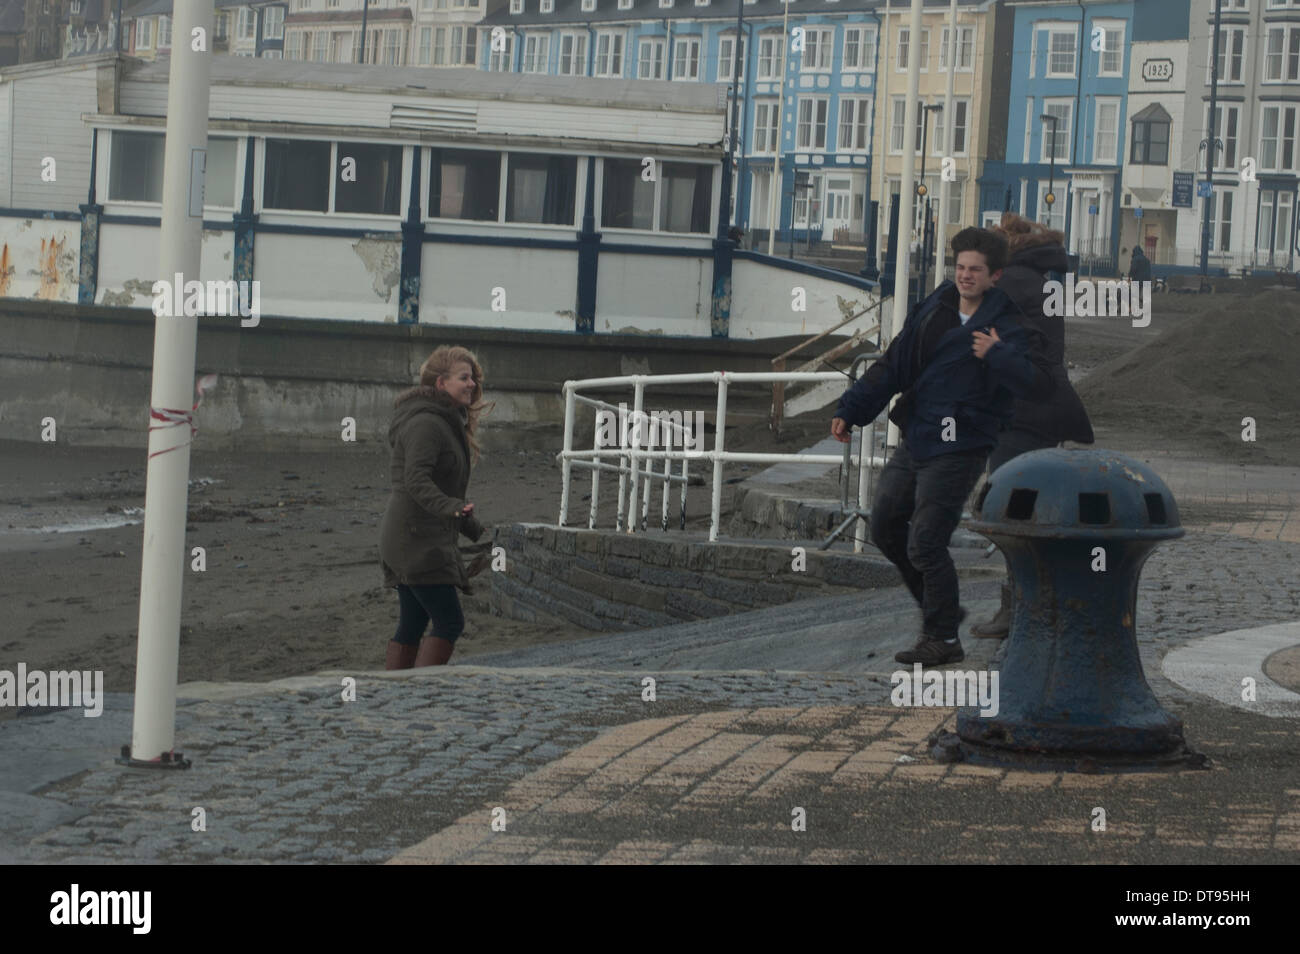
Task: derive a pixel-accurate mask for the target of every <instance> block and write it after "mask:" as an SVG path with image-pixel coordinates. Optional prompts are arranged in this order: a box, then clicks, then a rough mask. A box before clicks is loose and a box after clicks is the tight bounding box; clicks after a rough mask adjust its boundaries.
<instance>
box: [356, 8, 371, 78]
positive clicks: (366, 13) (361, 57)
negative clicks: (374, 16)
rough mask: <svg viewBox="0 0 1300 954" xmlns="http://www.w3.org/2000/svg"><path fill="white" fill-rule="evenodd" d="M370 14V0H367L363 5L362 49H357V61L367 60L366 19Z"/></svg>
mask: <svg viewBox="0 0 1300 954" xmlns="http://www.w3.org/2000/svg"><path fill="white" fill-rule="evenodd" d="M369 15H370V0H365V3H364V5H363V6H362V7H361V49H359V50H357V62H358V63H364V62H365V61H366V19H367V17H369Z"/></svg>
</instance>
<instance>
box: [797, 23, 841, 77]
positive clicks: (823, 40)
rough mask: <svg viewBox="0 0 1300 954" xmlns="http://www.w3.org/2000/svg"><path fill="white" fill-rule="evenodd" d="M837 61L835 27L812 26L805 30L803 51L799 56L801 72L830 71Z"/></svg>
mask: <svg viewBox="0 0 1300 954" xmlns="http://www.w3.org/2000/svg"><path fill="white" fill-rule="evenodd" d="M834 62H835V28H834V27H833V26H810V27H805V28H804V31H803V53H802V54H801V55H800V57H799V72H800V73H829V72H830V71H831V66H832V64H834Z"/></svg>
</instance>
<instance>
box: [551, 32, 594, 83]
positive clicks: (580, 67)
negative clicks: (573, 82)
mask: <svg viewBox="0 0 1300 954" xmlns="http://www.w3.org/2000/svg"><path fill="white" fill-rule="evenodd" d="M566 40H568V41H570V46H571V49H570V51H569V52H568V53H565V52H564V45H565V41H566ZM555 47H556V50H555V52H556V59H555V75H556V76H586V75H587V31H585V30H581V31H580V30H561V31H560V32H559V33H557V34H556V36H555ZM566 58H567V59H568V60H569V64H568V67H569V68H568V69H565V59H566Z"/></svg>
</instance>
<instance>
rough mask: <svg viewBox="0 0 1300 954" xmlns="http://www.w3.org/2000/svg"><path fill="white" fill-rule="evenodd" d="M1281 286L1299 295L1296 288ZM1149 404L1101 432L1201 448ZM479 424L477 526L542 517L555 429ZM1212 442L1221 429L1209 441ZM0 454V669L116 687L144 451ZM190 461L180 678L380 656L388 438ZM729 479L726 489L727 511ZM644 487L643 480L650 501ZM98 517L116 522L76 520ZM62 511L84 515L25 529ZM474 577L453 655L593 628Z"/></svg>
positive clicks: (761, 441) (605, 498)
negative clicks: (529, 616)
mask: <svg viewBox="0 0 1300 954" xmlns="http://www.w3.org/2000/svg"><path fill="white" fill-rule="evenodd" d="M1293 297H1294V298H1295V299H1296V301H1297V304H1300V296H1293ZM1241 301H1242V299H1240V298H1234V297H1233V296H1229V295H1216V296H1157V309H1158V310H1157V311H1156V314H1155V319H1154V320H1153V321H1152V323H1151V325H1150V327H1148V328H1133V327H1131V325H1130V323H1129V322H1128V321H1126V320H1124V321H1121V320H1118V319H1080V320H1076V321H1074V322H1073V323H1069V324H1067V329H1068V339H1067V340H1068V346H1067V347H1068V350H1067V357H1068V358H1069V359H1070V361H1071V362H1072V363H1073V364H1074V365H1075V368H1074V369H1073V372H1072V376H1075V377H1077V376H1080V375H1082V374H1084V373H1085V372H1087V371H1089V370H1091V369H1093V368H1097V367H1099V366H1102V365H1104V363H1105V362H1107V361H1110V360H1112V359H1114V358H1117V357H1120V356H1122V355H1124V354H1126V353H1128V352H1130V351H1133V350H1136V349H1137V348H1138V347H1140V346H1141V345H1142V344H1144V343H1145V342H1147V341H1150V340H1152V339H1154V338H1155V337H1156V336H1158V335H1160V334H1162V333H1163V332H1164V331H1166V330H1168V329H1170V328H1174V327H1178V326H1179V325H1180V324H1181V323H1183V322H1185V321H1187V320H1188V316H1189V315H1192V314H1195V313H1197V312H1199V311H1201V310H1202V309H1204V308H1207V307H1216V308H1224V307H1225V306H1226V307H1232V305H1233V304H1234V303H1240V302H1241ZM1194 357H1195V356H1192V357H1189V359H1188V360H1192V358H1194ZM1206 359H1207V360H1212V357H1211V356H1207V358H1206ZM848 363H849V362H848V360H842V361H840V362H837V365H843V366H847V364H848ZM561 370H562V369H561ZM1242 373H1249V369H1244V370H1243V372H1242ZM556 378H557V380H559V379H562V378H563V374H562V373H560V374H557V375H556ZM1228 386H1230V385H1228ZM557 389H558V384H557ZM832 410H833V408H829V407H828V408H827V409H826V410H825V411H822V412H816V413H813V414H808V415H804V416H803V417H802V418H795V419H791V420H789V421H787V422H786V428H785V432H784V434H783V436H782V440H781V441H780V443H779V444H776V443H774V442H773V441H772V439H771V436H770V434H769V433H768V432H767V430H766V427H765V425H764V424H763V422H761V421H757V420H750V421H749V422H746V423H741V424H739V425H738V426H737V427H735V428H734V429H732V428H729V429H728V436H727V446H728V448H729V449H734V450H740V449H754V450H768V451H772V450H781V451H797V450H800V449H802V448H804V447H807V446H810V445H811V444H813V443H815V442H816V441H818V440H820V439H821V438H822V437H823V436H825V435H826V433H827V429H828V424H829V419H830V416H831V411H832ZM1193 410H1194V409H1193ZM1147 413H1148V412H1144V414H1143V415H1142V416H1137V417H1126V416H1125V414H1124V413H1123V411H1122V409H1117V408H1113V407H1111V406H1109V405H1108V406H1107V408H1106V411H1105V414H1103V415H1100V416H1097V420H1096V422H1095V423H1096V425H1097V431H1098V437H1099V441H1100V442H1103V443H1113V444H1114V445H1115V446H1133V442H1134V441H1135V440H1137V439H1138V438H1135V437H1134V435H1137V434H1141V435H1143V436H1142V437H1141V438H1140V439H1141V441H1142V442H1143V446H1150V447H1152V448H1155V447H1156V446H1167V447H1168V448H1170V449H1178V448H1183V449H1185V450H1189V451H1191V452H1197V451H1198V448H1199V447H1200V445H1198V444H1197V443H1196V442H1194V441H1193V442H1188V441H1187V440H1185V439H1183V438H1181V437H1180V436H1179V435H1178V434H1171V433H1168V432H1165V433H1163V434H1162V433H1161V432H1160V429H1159V428H1158V427H1156V428H1152V427H1151V420H1150V418H1149V417H1148V416H1147ZM1183 413H1189V411H1188V409H1186V408H1184V409H1183ZM484 427H485V429H490V428H493V427H496V428H498V431H499V433H498V434H497V435H495V439H494V440H492V441H486V438H485V442H487V443H488V446H489V452H488V453H486V454H485V455H484V457H483V458H482V460H481V461H480V464H479V466H478V467H477V468H476V469H475V471H474V474H473V477H472V479H471V484H470V488H471V489H470V499H471V500H473V501H474V502H475V504H476V506H477V509H478V513H479V515H480V517H481V518H482V519H483V520H484V522H485V523H486V524H488V525H489V526H490V525H492V524H505V523H511V522H515V521H538V522H547V523H553V522H554V521H555V519H556V516H557V514H558V510H559V498H560V476H559V466H558V464H557V462H556V461H555V459H554V453H555V451H556V450H557V449H558V448H559V446H560V442H561V435H560V432H559V431H558V429H537V428H534V429H529V430H528V431H526V432H525V431H521V432H520V433H519V435H518V436H517V437H516V435H513V434H510V428H509V425H494V424H493V423H492V422H491V419H490V418H489V419H488V420H487V421H485V424H484ZM1147 432H1151V434H1150V436H1147ZM710 446H711V445H710ZM1226 452H1228V451H1224V450H1223V446H1222V444H1221V443H1220V445H1219V446H1218V447H1217V448H1216V449H1214V450H1212V451H1209V453H1214V454H1222V453H1226ZM1248 452H1249V449H1247V450H1246V451H1243V453H1248ZM1284 456H1285V455H1284ZM0 460H3V462H4V465H3V468H2V469H0V607H3V621H0V668H3V669H11V670H12V669H14V668H15V667H16V665H17V663H18V662H20V661H21V662H25V663H26V664H27V666H28V669H29V670H31V669H92V670H103V672H104V679H105V688H106V689H108V690H109V691H130V690H131V689H133V687H134V678H135V676H134V673H135V653H136V629H137V620H138V612H139V609H138V594H139V583H140V557H141V545H142V527H141V525H140V524H138V523H135V524H132V523H126V522H127V521H139V520H142V517H143V514H142V512H137V511H138V510H139V509H140V508H143V506H144V480H145V468H144V465H145V452H144V451H143V450H134V449H105V448H91V447H71V446H67V445H66V444H55V445H47V444H32V443H18V442H12V441H10V442H0ZM749 470H752V468H749V469H747V468H743V467H741V466H738V465H736V466H731V467H729V468H728V469H727V475H728V476H729V477H731V478H739V477H743V476H744V475H745V473H747V472H748V471H749ZM696 472H698V465H697V470H696ZM190 477H191V485H190V499H189V523H188V529H187V533H186V547H187V552H188V550H189V548H192V547H195V546H202V547H204V548H205V549H206V557H207V569H206V571H204V572H201V573H200V572H194V571H192V570H189V569H188V568H187V570H186V573H185V583H184V597H183V604H182V619H181V627H182V628H181V647H180V680H181V681H182V682H185V681H191V680H249V681H263V680H270V679H276V678H281V677H284V676H290V675H298V674H303V673H310V672H313V671H317V670H320V669H327V668H343V669H349V668H356V669H376V668H381V667H382V665H383V658H384V644H385V642H386V641H387V640H388V639H389V637H390V636H391V635H392V633H393V630H394V629H395V626H396V619H397V599H396V594H395V592H394V591H393V590H389V589H385V588H384V587H383V586H382V581H381V576H380V573H379V567H378V552H377V538H378V527H379V521H380V519H381V517H382V514H383V511H384V507H385V504H386V501H387V495H388V452H387V448H386V447H383V446H380V445H350V446H348V447H347V448H346V449H340V450H339V451H335V452H329V453H316V454H254V453H247V454H244V453H240V454H230V453H211V452H207V451H204V449H203V441H202V431H201V430H200V432H199V436H198V443H197V445H196V447H195V450H194V452H193V455H192V459H191V467H190ZM614 484H615V482H614V481H606V482H604V484H603V489H602V501H601V502H602V505H603V506H602V511H604V510H607V509H609V507H610V506H611V505H612V500H613V498H614V497H615V496H616V493H615V491H614V490H613V489H612V488H613V486H614ZM573 486H574V497H573V506H574V507H575V516H577V517H578V518H579V519H583V520H585V507H586V504H585V502H583V501H582V495H583V494H584V493H585V492H586V490H588V489H589V487H590V481H589V478H588V477H586V476H585V475H584V476H583V477H582V478H581V480H575V482H574V485H573ZM733 486H734V484H729V485H727V488H726V490H727V493H726V495H725V497H724V514H725V512H726V511H727V509H728V507H727V503H728V499H729V497H730V490H731V488H732V487H733ZM658 500H659V498H658V496H657V494H656V496H655V497H654V504H655V505H657V504H658ZM690 507H691V512H692V524H693V525H698V524H699V523H700V522H701V521H703V520H704V519H705V517H706V513H705V512H706V511H707V508H708V497H707V490H706V488H704V487H698V488H692V489H691V504H690ZM652 509H657V506H656V507H652ZM96 521H98V522H100V523H101V524H102V523H104V522H111V523H119V524H125V525H119V526H114V527H111V528H108V529H90V528H89V525H90V524H92V523H94V522H96ZM68 525H81V526H82V527H85V529H78V530H72V531H70V532H48V531H46V532H25V531H30V530H35V529H38V528H42V527H52V526H68ZM606 525H608V524H606ZM724 526H725V521H724ZM188 564H189V558H188V557H187V567H188ZM475 582H476V584H477V590H476V592H475V593H474V594H472V595H470V596H467V597H463V598H462V603H463V605H464V607H465V614H466V622H467V628H466V632H465V635H464V636H463V637H462V639H461V642H460V644H459V646H458V648H457V652H456V656H455V657H454V659H455V660H468V659H471V658H472V657H473V656H474V655H476V654H481V653H486V652H497V651H502V650H509V649H511V648H512V647H516V646H525V645H537V644H540V643H551V642H559V641H563V640H569V639H574V638H581V637H584V636H589V635H593V634H591V633H589V632H587V631H585V630H581V629H578V628H577V627H574V626H549V627H548V626H537V625H533V624H529V623H523V622H517V621H513V620H507V619H502V618H500V617H495V616H492V615H491V614H490V613H489V612H488V606H487V599H486V592H487V582H486V578H485V577H479V578H478V579H477V580H476V581H475Z"/></svg>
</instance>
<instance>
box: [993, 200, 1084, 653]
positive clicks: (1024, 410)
mask: <svg viewBox="0 0 1300 954" xmlns="http://www.w3.org/2000/svg"><path fill="white" fill-rule="evenodd" d="M994 231H996V232H999V233H1001V234H1002V235H1004V236H1005V237H1006V239H1007V249H1008V253H1009V260H1008V263H1007V267H1006V268H1005V269H1003V270H1002V276H1001V277H1000V278H999V279H998V283H997V287H998V289H999V290H1001V291H1003V292H1006V293H1007V295H1009V296H1010V297H1011V299H1012V301H1014V302H1015V304H1016V308H1017V310H1018V312H1019V314H1020V316H1021V322H1022V324H1024V325H1025V326H1026V327H1028V328H1033V329H1034V330H1035V331H1037V332H1039V333H1041V334H1042V335H1043V337H1044V339H1045V340H1046V342H1047V347H1046V351H1045V356H1046V358H1047V360H1048V361H1049V362H1050V364H1051V375H1052V380H1053V381H1054V382H1055V387H1054V388H1053V389H1052V392H1051V396H1050V397H1049V398H1047V399H1045V400H1023V399H1017V400H1016V402H1015V406H1014V409H1013V411H1012V416H1011V420H1010V421H1008V422H1007V423H1006V424H1005V425H1004V426H1003V429H1002V431H1001V432H1000V433H999V434H998V444H997V447H995V448H994V449H993V452H992V453H991V454H990V455H989V462H988V472H989V474H992V473H993V472H994V471H995V470H997V469H998V468H999V467H1001V466H1002V465H1003V464H1005V463H1007V461H1009V460H1012V459H1014V458H1016V457H1018V456H1020V455H1021V454H1025V453H1028V452H1029V451H1034V450H1041V449H1043V448H1046V447H1056V446H1058V445H1059V444H1060V443H1061V442H1062V441H1074V442H1075V443H1078V444H1091V443H1092V442H1093V433H1092V423H1091V422H1090V421H1089V420H1088V412H1087V411H1086V410H1084V407H1083V402H1082V401H1081V400H1080V399H1079V395H1078V394H1077V393H1076V392H1075V390H1074V387H1073V386H1072V385H1071V384H1070V378H1069V375H1068V373H1067V372H1066V369H1065V319H1064V318H1062V317H1060V316H1052V315H1047V314H1044V312H1043V302H1044V300H1045V299H1046V297H1047V291H1046V289H1045V288H1044V285H1045V283H1046V282H1047V280H1048V273H1049V272H1058V273H1064V272H1066V271H1068V270H1069V258H1068V256H1067V255H1066V251H1065V246H1064V244H1063V243H1064V241H1065V235H1064V234H1063V233H1061V232H1058V231H1056V230H1054V229H1049V228H1047V226H1045V225H1042V224H1041V223H1038V222H1032V221H1030V220H1029V219H1026V218H1023V217H1022V216H1019V215H1016V214H1015V213H1014V212H1007V213H1005V214H1003V216H1002V224H1001V226H1000V227H998V228H996V229H995V230H994ZM1011 611H1012V600H1011V587H1010V586H1009V585H1008V584H1006V583H1004V584H1003V585H1002V600H1001V605H1000V606H999V607H998V611H997V613H996V614H995V615H994V616H993V618H992V619H990V620H987V621H986V622H983V623H976V624H975V625H974V626H972V627H971V634H972V635H973V636H982V637H985V638H997V637H1002V636H1005V635H1006V634H1007V633H1008V632H1009V631H1010V629H1011Z"/></svg>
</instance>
